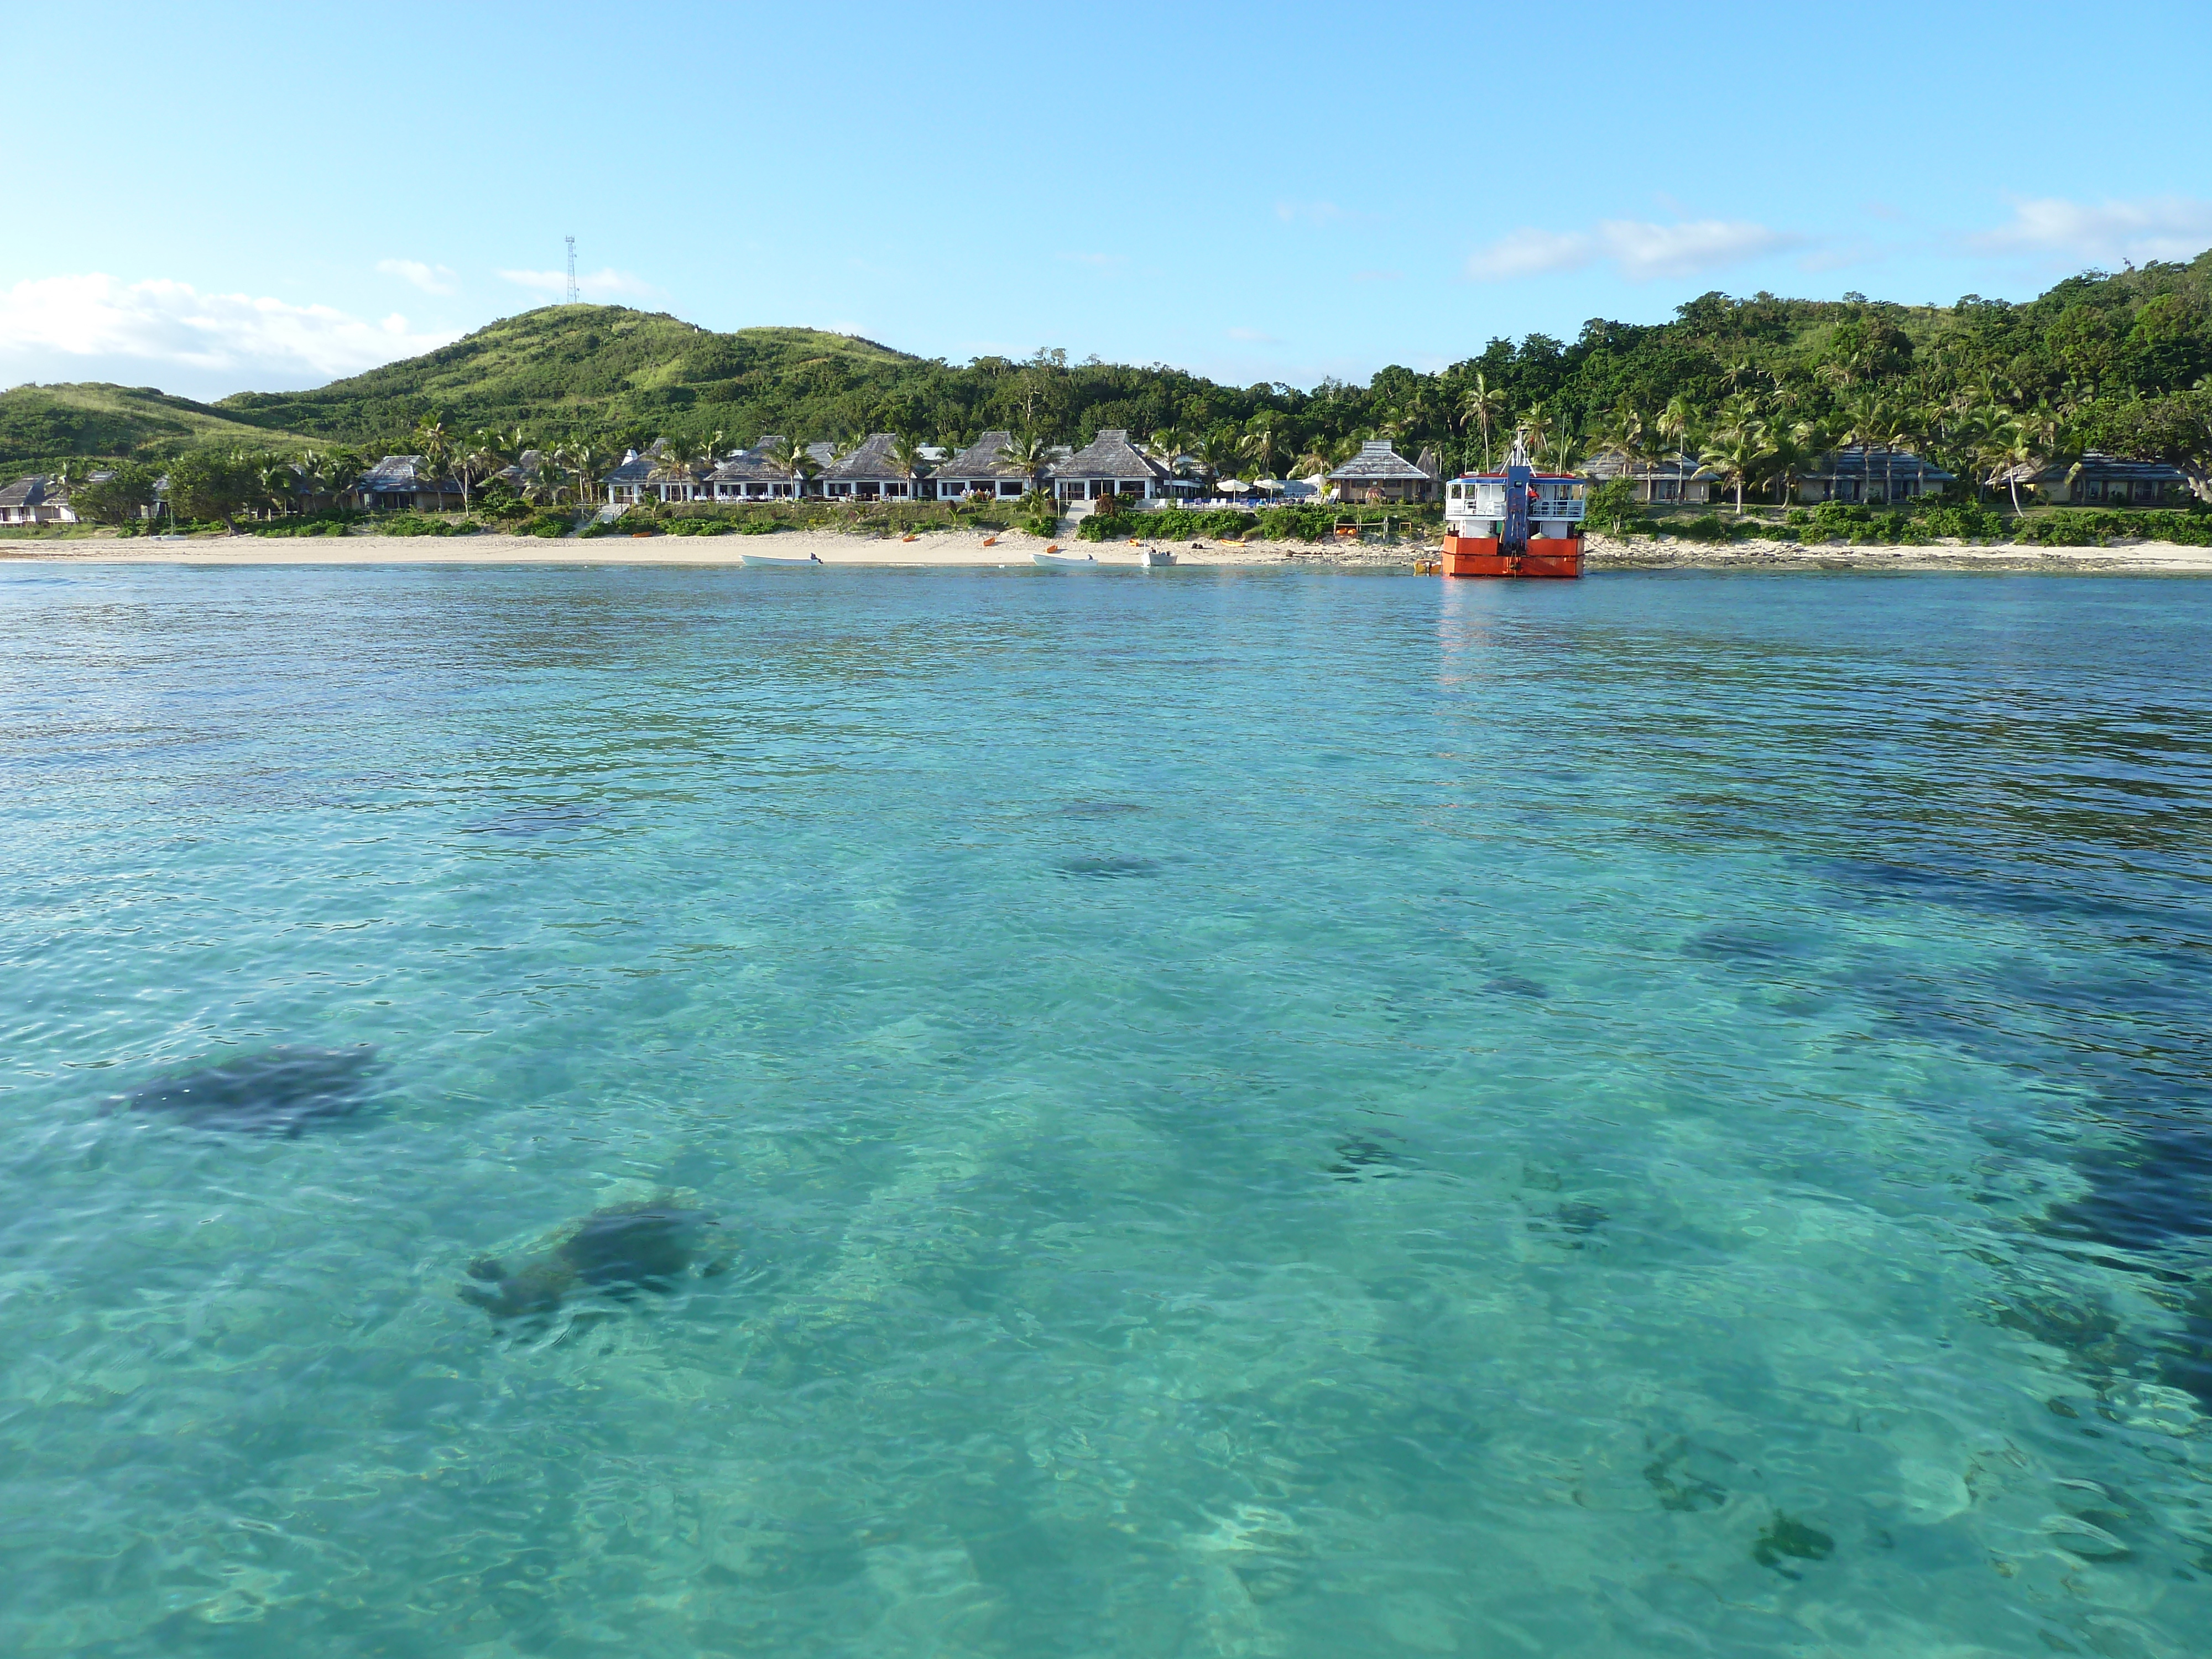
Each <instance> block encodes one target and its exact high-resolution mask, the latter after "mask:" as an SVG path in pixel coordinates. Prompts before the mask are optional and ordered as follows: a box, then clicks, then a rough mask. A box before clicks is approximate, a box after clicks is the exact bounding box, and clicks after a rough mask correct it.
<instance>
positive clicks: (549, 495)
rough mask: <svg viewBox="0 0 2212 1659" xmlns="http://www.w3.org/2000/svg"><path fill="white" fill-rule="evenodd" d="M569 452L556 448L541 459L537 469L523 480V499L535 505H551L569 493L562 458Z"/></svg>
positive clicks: (566, 474)
mask: <svg viewBox="0 0 2212 1659" xmlns="http://www.w3.org/2000/svg"><path fill="white" fill-rule="evenodd" d="M569 453H570V452H569V451H568V450H567V449H566V448H556V449H555V450H554V452H553V453H552V454H550V455H548V456H546V457H545V458H544V459H542V460H540V461H539V462H538V468H537V470H536V471H533V472H532V474H531V475H530V476H529V477H527V478H526V479H525V480H524V481H523V484H522V499H523V500H524V501H528V502H529V503H531V505H532V506H533V507H550V506H553V505H555V504H556V503H557V502H558V501H560V500H561V498H562V496H563V495H568V493H569V492H568V473H567V471H564V470H563V468H562V457H564V456H568V455H569Z"/></svg>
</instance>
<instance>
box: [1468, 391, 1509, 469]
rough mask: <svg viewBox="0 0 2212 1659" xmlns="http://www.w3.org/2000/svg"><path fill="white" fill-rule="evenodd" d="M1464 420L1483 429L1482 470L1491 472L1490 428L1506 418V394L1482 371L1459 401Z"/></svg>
mask: <svg viewBox="0 0 2212 1659" xmlns="http://www.w3.org/2000/svg"><path fill="white" fill-rule="evenodd" d="M1459 409H1460V415H1461V416H1462V419H1464V420H1469V421H1473V422H1474V423H1475V424H1476V425H1477V426H1478V427H1480V428H1482V470H1483V471H1485V472H1487V471H1490V428H1491V426H1492V422H1498V421H1501V420H1503V419H1504V418H1505V394H1504V392H1500V391H1499V390H1498V388H1497V387H1496V386H1492V385H1491V384H1490V381H1489V380H1488V378H1487V377H1486V375H1485V374H1483V372H1482V371H1481V370H1480V369H1479V368H1478V369H1477V370H1475V371H1474V386H1472V387H1471V388H1470V389H1469V390H1468V392H1467V394H1466V395H1465V396H1464V397H1462V398H1461V399H1460V400H1459Z"/></svg>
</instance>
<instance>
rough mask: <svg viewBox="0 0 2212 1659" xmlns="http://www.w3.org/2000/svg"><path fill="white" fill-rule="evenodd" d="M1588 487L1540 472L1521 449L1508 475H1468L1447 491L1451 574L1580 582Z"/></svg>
mask: <svg viewBox="0 0 2212 1659" xmlns="http://www.w3.org/2000/svg"><path fill="white" fill-rule="evenodd" d="M1588 497H1589V482H1588V481H1587V480H1585V479H1583V478H1578V477H1575V476H1574V475H1573V474H1572V473H1571V472H1539V471H1536V470H1535V468H1534V467H1533V466H1531V465H1529V464H1528V451H1527V450H1526V449H1524V448H1523V447H1522V446H1521V445H1520V444H1519V443H1517V442H1516V444H1515V445H1514V446H1513V449H1512V453H1510V454H1509V455H1507V457H1506V458H1505V470H1504V471H1502V472H1475V473H1467V474H1463V475H1462V476H1461V477H1456V478H1454V479H1453V480H1452V481H1451V483H1449V484H1448V485H1446V486H1445V488H1444V546H1443V574H1445V575H1447V576H1579V575H1581V574H1583V513H1584V512H1585V511H1586V510H1587V509H1588V507H1589V500H1588Z"/></svg>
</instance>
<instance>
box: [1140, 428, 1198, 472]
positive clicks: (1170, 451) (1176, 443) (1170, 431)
mask: <svg viewBox="0 0 2212 1659" xmlns="http://www.w3.org/2000/svg"><path fill="white" fill-rule="evenodd" d="M1189 447H1190V435H1189V434H1188V432H1185V431H1184V430H1183V429H1182V428H1181V427H1179V426H1172V425H1170V426H1164V427H1161V428H1159V429H1158V430H1157V431H1156V432H1154V433H1153V434H1152V436H1151V437H1149V438H1147V439H1146V441H1145V450H1146V453H1148V454H1149V455H1151V456H1152V459H1155V460H1158V461H1165V462H1166V463H1167V464H1168V465H1170V466H1172V465H1175V463H1176V458H1177V457H1178V456H1180V455H1181V454H1182V453H1183V451H1185V450H1186V449H1188V448H1189Z"/></svg>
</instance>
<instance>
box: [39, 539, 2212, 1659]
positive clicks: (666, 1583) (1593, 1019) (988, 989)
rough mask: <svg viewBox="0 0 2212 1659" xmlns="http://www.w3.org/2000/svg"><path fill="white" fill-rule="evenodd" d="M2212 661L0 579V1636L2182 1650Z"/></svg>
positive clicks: (585, 583) (1498, 605) (2184, 587)
mask: <svg viewBox="0 0 2212 1659" xmlns="http://www.w3.org/2000/svg"><path fill="white" fill-rule="evenodd" d="M2208 663H2212V585H2207V584H2203V583H2190V582H2184V581H2158V580H2109V581H2108V580H2085V579H2071V580H2064V579H2059V580H2042V579H2034V578H2025V577H2013V578H1998V579H1989V578H1984V579H1949V578H1942V577H1932V576H1922V577H1914V578H1908V579H1893V580H1892V579H1881V578H1873V577H1858V576H1841V577H1833V576H1832V577H1811V576H1790V577H1765V576H1758V575H1741V576H1738V575H1656V574H1655V575H1618V576H1607V577H1603V578H1595V579H1592V580H1587V581H1584V582H1581V583H1578V584H1571V585H1559V586H1546V585H1536V584H1529V585H1504V584H1500V585H1484V584H1474V583H1460V584H1449V585H1447V584H1443V583H1440V582H1437V581H1435V580H1413V579H1407V578H1389V577H1355V576H1344V575H1323V574H1274V573H1248V574H1225V573H1218V572H1205V571H1195V570H1186V571H1174V572H1160V573H1152V574H1139V573H1122V574H1101V575H1097V576H1091V575H1072V576H1071V575H1059V574H1048V573H1042V572H1032V571H1016V570H1006V571H982V572H975V573H965V574H951V573H930V574H900V573H888V572H845V571H834V570H832V571H818V572H806V573H795V572H782V571H751V572H745V571H722V570H705V569H701V570H653V569H604V570H592V569H579V568H562V569H554V568H545V569H539V568H506V569H435V568H414V569H399V568H395V569H351V570H328V569H308V568H301V569H286V568H271V569H235V568H234V569H212V568H210V569H191V568H178V569H125V568H116V569H88V568H72V569H66V570H60V571H56V570H52V569H46V568H34V567H24V566H19V567H15V568H0V790H4V798H0V830H4V839H0V1039H3V1040H0V1111H4V1123H5V1135H4V1139H0V1152H3V1153H4V1156H0V1339H3V1340H0V1651H5V1652H7V1653H9V1654H11V1655H37V1656H47V1655H64V1654H67V1655H97V1656H118V1659H119V1656H155V1655H161V1656H176V1655H193V1654H200V1653H206V1654H222V1655H224V1656H251V1659H261V1656H270V1659H274V1656H286V1659H291V1656H300V1655H308V1654H312V1655H317V1656H325V1655H363V1656H366V1655H390V1656H418V1655H419V1656H426V1659H427V1656H449V1655H465V1656H472V1659H473V1656H483V1659H493V1656H506V1655H525V1654H527V1655H558V1656H580V1655H600V1654H605V1655H624V1656H631V1655H654V1656H659V1655H671V1656H673V1655H690V1654H694V1653H701V1654H723V1655H738V1654H745V1655H755V1654H772V1655H795V1656H832V1655H835V1656H846V1655H850V1656H863V1655H866V1656H910V1655H911V1656H921V1655H929V1656H957V1655H969V1654H974V1655H1004V1656H1010V1659H1011V1656H1060V1655H1067V1656H1076V1655H1083V1656H1090V1655H1099V1656H1106V1655H1114V1656H1155V1655H1158V1656H1168V1655H1176V1656H1181V1655H1215V1654H1220V1655H1268V1656H1278V1655H1279V1656H1338V1655H1348V1654H1356V1655H1361V1656H1379V1655H1389V1654H1401V1653H1402V1654H1482V1655H1492V1654H1496V1655H1522V1654H1533V1655H1560V1656H1613V1655H1622V1656H1626V1655H1638V1656H1647V1655H1663V1656H1671V1655H1682V1656H1715V1655H1724V1656H1738V1655H1741V1656H1753V1655H1772V1654H1802V1655H1828V1654H1838V1655H1867V1656H1876V1655H1879V1656H1923V1655H1924V1656H1938V1655H1940V1656H1947V1659H1956V1656H1971V1655H1999V1654H2002V1655H2015V1654H2018V1655H2036V1656H2041V1655H2045V1654H2048V1653H2050V1652H2053V1651H2057V1652H2062V1653H2063V1652H2080V1653H2092V1654H2100V1655H2106V1656H2151V1655H2157V1656H2180V1655H2187V1654H2203V1653H2204V1652H2205V1651H2207V1650H2208V1648H2212V1636H2208V1632H2212V1482H2208V1474H2212V1435H2208V1433H2207V1432H2206V1425H2207V1422H2208V1419H2212V1244H2208V1237H2207V1236H2208V1232H2212V1036H2208V1027H2207V1018H2206V1016H2207V1012H2208V1006H2212V1000H2208V995H2207V991H2208V969H2212V887H2208V877H2212V829H2208V825H2212V818H2208V814H2207V809H2208V806H2212V684H2208V674H2207V668H2206V665H2207V664H2208ZM360 1045H373V1048H374V1059H373V1063H369V1064H366V1065H364V1064H362V1063H361V1062H362V1061H363V1060H366V1059H367V1058H368V1052H369V1051H368V1049H366V1048H362V1047H361V1046H360ZM272 1049H283V1050H284V1051H286V1053H285V1054H280V1055H279V1056H277V1059H276V1060H270V1058H269V1057H268V1056H269V1052H270V1050H272ZM278 1061H283V1062H285V1063H284V1064H279V1063H277V1062H278ZM223 1065H228V1066H230V1067H231V1069H230V1070H229V1071H228V1072H227V1073H223V1074H222V1076H223V1077H224V1078H226V1079H229V1081H228V1082H227V1083H225V1084H223V1085H222V1086H223V1087H225V1088H228V1089H229V1090H230V1091H231V1093H230V1096H228V1099H229V1100H230V1103H231V1105H232V1106H233V1107H234V1109H236V1110H237V1111H238V1112H239V1113H240V1114H242V1115H244V1116H245V1117H247V1118H250V1117H252V1115H253V1114H254V1113H255V1112H256V1111H258V1110H259V1109H262V1108H263V1107H264V1106H268V1105H270V1104H271V1103H276V1104H278V1105H282V1104H283V1103H284V1101H285V1100H286V1099H293V1100H294V1103H296V1098H295V1097H286V1096H285V1095H284V1092H283V1091H284V1090H285V1089H286V1088H287V1087H291V1086H293V1085H288V1084H287V1083H286V1082H285V1081H284V1079H286V1078H287V1077H288V1076H292V1075H294V1073H295V1072H296V1071H297V1070H298V1069H299V1068H301V1067H304V1068H306V1070H307V1071H308V1072H310V1073H313V1072H315V1071H316V1068H318V1067H320V1068H322V1069H323V1074H322V1075H321V1082H322V1085H324V1086H325V1089H326V1091H327V1098H326V1099H325V1100H324V1101H323V1102H322V1103H323V1104H326V1105H329V1106H331V1108H332V1109H333V1111H332V1115H328V1116H314V1117H311V1118H308V1119H306V1120H304V1121H302V1120H301V1119H298V1118H295V1117H286V1116H283V1115H281V1114H280V1115H278V1116H277V1117H276V1120H275V1121H273V1122H272V1123H270V1124H264V1125H262V1126H260V1127H264V1128H275V1129H279V1130H281V1129H284V1128H290V1129H294V1130H296V1131H297V1133H254V1132H252V1126H251V1125H249V1126H248V1127H246V1128H243V1129H242V1128H240V1127H236V1125H235V1123H234V1122H232V1121H228V1120H220V1119H219V1120H216V1121H206V1120H199V1119H196V1118H195V1117H194V1116H193V1115H192V1114H191V1112H190V1111H188V1110H180V1109H177V1108H178V1103H179V1101H180V1100H185V1099H189V1098H192V1097H191V1096H190V1095H189V1092H188V1091H190V1090H191V1089H194V1088H199V1089H201V1090H202V1091H203V1092H204V1091H205V1089H206V1088H207V1087H208V1086H210V1085H208V1083H207V1079H205V1078H204V1077H203V1078H202V1079H200V1081H199V1082H198V1083H197V1084H196V1083H195V1082H194V1081H193V1079H192V1073H194V1072H195V1071H196V1070H198V1071H202V1072H204V1070H205V1068H207V1067H210V1066H223ZM287 1065H289V1066H291V1067H292V1068H293V1071H292V1072H288V1071H287V1070H286V1066H287ZM257 1090H258V1091H261V1093H260V1094H258V1095H257V1093H256V1091H257ZM295 1096H296V1091H295ZM648 1200H650V1201H653V1202H657V1203H659V1204H662V1205H665V1206H678V1207H681V1208H683V1209H685V1210H693V1211H698V1212H706V1213H708V1214H710V1215H711V1216H712V1217H713V1218H714V1220H715V1222H716V1223H717V1225H714V1226H713V1227H712V1228H706V1227H703V1226H702V1227H701V1228H699V1229H698V1230H697V1231H698V1236H699V1237H701V1238H702V1239H707V1240H710V1241H711V1243H710V1244H706V1245H702V1247H701V1249H700V1250H699V1251H698V1253H697V1254H696V1255H695V1256H694V1258H693V1259H692V1260H691V1261H690V1262H689V1263H688V1264H681V1263H679V1266H680V1267H681V1271H680V1272H678V1273H674V1274H673V1275H672V1276H670V1277H666V1278H665V1279H659V1280H656V1281H655V1282H654V1283H653V1284H652V1285H648V1286H647V1287H644V1288H640V1287H639V1286H638V1285H635V1284H634V1283H625V1282H617V1283H613V1284H611V1285H609V1286H607V1287H606V1288H605V1289H601V1288H599V1287H598V1286H597V1285H595V1284H594V1283H592V1282H584V1281H581V1280H580V1281H578V1282H576V1283H574V1284H572V1285H570V1286H569V1287H568V1294H567V1295H566V1296H565V1297H564V1298H563V1299H562V1302H561V1304H560V1306H559V1307H558V1308H557V1309H556V1310H554V1311H552V1312H551V1313H550V1315H545V1316H541V1317H539V1318H538V1319H535V1320H532V1319H518V1320H510V1321H508V1322H506V1323H504V1324H500V1323H495V1321H494V1320H493V1318H492V1317H491V1316H489V1314H488V1313H487V1312H486V1311H485V1310H483V1308H481V1307H479V1306H476V1305H471V1303H470V1302H468V1301H467V1300H465V1299H464V1296H463V1294H462V1292H463V1291H467V1290H470V1289H471V1288H474V1289H476V1290H477V1291H479V1292H481V1291H482V1288H483V1285H484V1283H485V1282H486V1281H485V1280H483V1279H481V1278H472V1277H471V1265H472V1264H477V1263H479V1262H481V1261H483V1259H484V1258H487V1257H495V1258H498V1259H499V1260H500V1261H501V1262H502V1264H507V1266H508V1268H509V1270H510V1271H512V1270H513V1267H512V1264H513V1263H517V1262H525V1261H529V1260H531V1259H532V1257H533V1252H537V1253H538V1259H539V1260H541V1261H543V1260H544V1259H546V1258H545V1257H544V1252H545V1251H547V1250H549V1249H555V1250H556V1251H557V1247H558V1246H559V1243H560V1241H561V1240H562V1239H563V1238H564V1237H568V1234H567V1233H564V1231H562V1230H563V1229H565V1228H571V1227H573V1225H574V1224H576V1223H578V1222H580V1220H582V1219H583V1218H586V1217H589V1216H591V1215H592V1213H593V1212H608V1211H615V1212H620V1206H624V1205H636V1204H640V1203H643V1202H647V1201H648ZM479 1271H480V1272H482V1271H484V1270H483V1269H479ZM479 1299H481V1295H480V1296H479Z"/></svg>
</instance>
